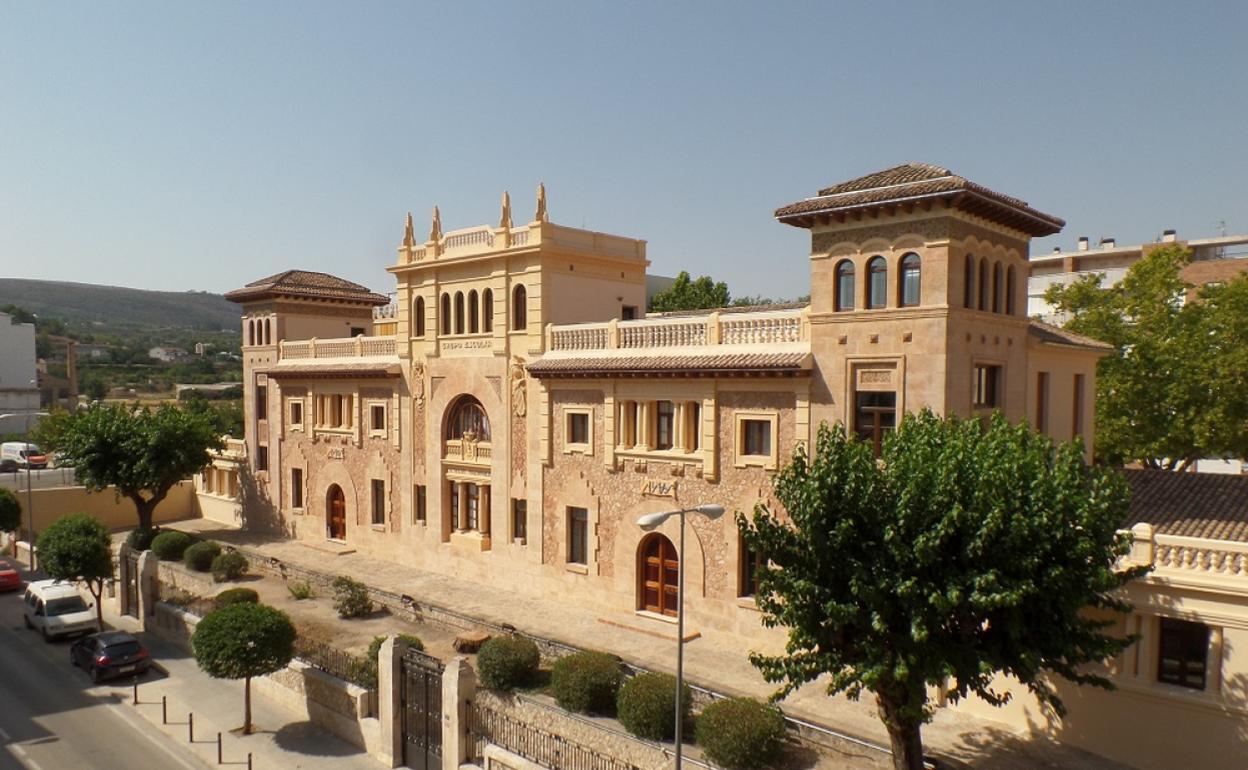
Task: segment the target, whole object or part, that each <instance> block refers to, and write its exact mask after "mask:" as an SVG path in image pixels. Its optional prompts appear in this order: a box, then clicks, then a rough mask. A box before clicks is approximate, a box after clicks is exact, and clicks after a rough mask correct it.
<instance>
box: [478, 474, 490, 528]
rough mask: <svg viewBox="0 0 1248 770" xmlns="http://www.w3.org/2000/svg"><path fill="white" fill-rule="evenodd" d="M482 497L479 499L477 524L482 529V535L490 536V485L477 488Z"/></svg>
mask: <svg viewBox="0 0 1248 770" xmlns="http://www.w3.org/2000/svg"><path fill="white" fill-rule="evenodd" d="M477 488H478V489H479V490H481V491H480V495H479V497H478V499H477V522H478V523H479V525H480V527H481V534H482V535H484V536H486V537H489V536H490V485H489V484H482V485H481V486H479V487H477Z"/></svg>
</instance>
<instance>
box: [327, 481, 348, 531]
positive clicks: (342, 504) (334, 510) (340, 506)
mask: <svg viewBox="0 0 1248 770" xmlns="http://www.w3.org/2000/svg"><path fill="white" fill-rule="evenodd" d="M328 508H329V526H328V528H327V529H328V530H329V537H330V539H332V540H346V539H347V499H346V497H345V496H344V495H343V494H342V488H341V487H339V486H338V485H337V484H335V485H334V486H332V487H330V488H329V504H328Z"/></svg>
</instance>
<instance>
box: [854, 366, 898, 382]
mask: <svg viewBox="0 0 1248 770" xmlns="http://www.w3.org/2000/svg"><path fill="white" fill-rule="evenodd" d="M858 379H859V381H860V382H862V383H863V384H864V385H887V384H888V383H890V382H892V381H893V371H892V370H891V369H864V370H863V371H862V372H860V373H859V375H858Z"/></svg>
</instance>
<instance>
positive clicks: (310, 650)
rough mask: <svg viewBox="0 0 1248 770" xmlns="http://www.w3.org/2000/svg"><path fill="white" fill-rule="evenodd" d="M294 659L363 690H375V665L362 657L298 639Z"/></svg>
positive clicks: (316, 642) (322, 643) (310, 640)
mask: <svg viewBox="0 0 1248 770" xmlns="http://www.w3.org/2000/svg"><path fill="white" fill-rule="evenodd" d="M295 657H296V658H298V659H299V660H301V661H303V662H304V663H306V664H308V665H309V666H311V667H312V668H315V669H317V670H318V671H324V672H325V673H326V674H329V675H330V676H336V677H338V678H339V679H342V680H344V681H347V682H350V683H351V684H355V685H359V686H360V687H363V688H364V689H365V690H376V689H377V664H376V662H374V661H372V660H369V659H368V658H366V657H364V656H362V655H353V654H352V653H349V652H347V651H345V650H340V649H338V648H337V647H333V646H330V645H328V644H325V643H324V642H318V641H315V640H313V639H305V638H303V637H298V638H296V639H295Z"/></svg>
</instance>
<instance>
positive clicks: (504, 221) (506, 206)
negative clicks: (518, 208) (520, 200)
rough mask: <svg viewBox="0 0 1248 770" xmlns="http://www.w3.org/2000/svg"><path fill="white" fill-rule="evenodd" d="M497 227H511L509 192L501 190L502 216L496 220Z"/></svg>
mask: <svg viewBox="0 0 1248 770" xmlns="http://www.w3.org/2000/svg"><path fill="white" fill-rule="evenodd" d="M498 226H499V227H504V228H506V229H508V230H510V229H511V193H509V192H507V191H506V190H503V216H502V218H501V219H499V221H498Z"/></svg>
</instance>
